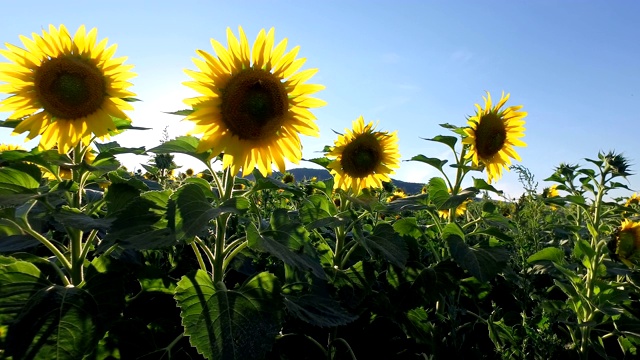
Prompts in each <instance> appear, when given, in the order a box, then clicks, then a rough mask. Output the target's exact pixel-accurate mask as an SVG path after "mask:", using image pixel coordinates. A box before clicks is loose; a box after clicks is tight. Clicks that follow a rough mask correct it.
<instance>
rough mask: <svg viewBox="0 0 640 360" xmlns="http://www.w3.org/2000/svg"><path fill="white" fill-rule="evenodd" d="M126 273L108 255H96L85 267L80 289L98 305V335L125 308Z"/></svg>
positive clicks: (102, 332)
mask: <svg viewBox="0 0 640 360" xmlns="http://www.w3.org/2000/svg"><path fill="white" fill-rule="evenodd" d="M126 275H128V274H127V273H126V272H125V271H124V267H123V266H122V264H121V263H119V262H118V261H117V260H115V259H113V258H112V257H110V256H100V257H96V258H94V259H93V260H92V261H91V263H90V264H89V266H87V268H86V272H85V278H84V283H83V284H82V289H84V290H86V291H87V293H89V294H90V295H91V296H92V297H93V299H94V300H95V302H96V305H97V307H98V311H97V312H96V314H95V316H96V319H97V320H98V322H97V327H98V333H99V334H100V336H102V335H103V334H104V332H106V331H107V330H108V329H109V327H110V325H111V324H112V323H114V322H115V321H116V320H119V318H120V314H122V312H123V310H124V308H125V299H126V298H125V290H124V289H125V288H124V282H125V281H127V282H128V280H129V279H128V278H127V276H126Z"/></svg>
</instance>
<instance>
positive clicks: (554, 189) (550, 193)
mask: <svg viewBox="0 0 640 360" xmlns="http://www.w3.org/2000/svg"><path fill="white" fill-rule="evenodd" d="M558 196H560V193H559V192H558V185H557V184H554V185H551V186H549V187H548V188H544V189H543V190H542V197H543V198H545V199H546V198H552V197H558Z"/></svg>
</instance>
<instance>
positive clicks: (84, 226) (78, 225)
mask: <svg viewBox="0 0 640 360" xmlns="http://www.w3.org/2000/svg"><path fill="white" fill-rule="evenodd" d="M53 217H54V218H55V219H56V220H57V221H59V222H60V223H61V224H62V225H64V226H68V227H71V228H75V229H79V230H82V231H86V232H88V231H91V230H93V229H99V230H106V229H108V228H109V227H110V226H111V223H112V222H113V221H114V220H115V219H106V218H102V219H100V218H98V219H94V218H92V217H91V216H89V215H86V214H82V213H76V212H73V211H71V210H68V209H61V210H60V211H59V212H56V213H55V214H54V215H53Z"/></svg>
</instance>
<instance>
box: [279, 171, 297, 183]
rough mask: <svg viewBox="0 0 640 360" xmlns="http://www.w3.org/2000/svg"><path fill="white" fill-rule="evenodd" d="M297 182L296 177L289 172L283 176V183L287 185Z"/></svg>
mask: <svg viewBox="0 0 640 360" xmlns="http://www.w3.org/2000/svg"><path fill="white" fill-rule="evenodd" d="M295 181H296V177H295V176H293V174H292V173H290V172H287V173H285V174H284V175H283V176H282V182H283V183H285V184H293V183H294V182H295Z"/></svg>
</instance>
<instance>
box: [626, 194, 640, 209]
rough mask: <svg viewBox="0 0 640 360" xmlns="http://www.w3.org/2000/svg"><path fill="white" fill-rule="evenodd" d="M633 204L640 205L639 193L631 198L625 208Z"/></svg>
mask: <svg viewBox="0 0 640 360" xmlns="http://www.w3.org/2000/svg"><path fill="white" fill-rule="evenodd" d="M633 204H640V195H638V194H637V193H633V195H631V196H629V198H628V199H627V201H626V202H625V204H624V206H627V207H629V206H631V205H633Z"/></svg>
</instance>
